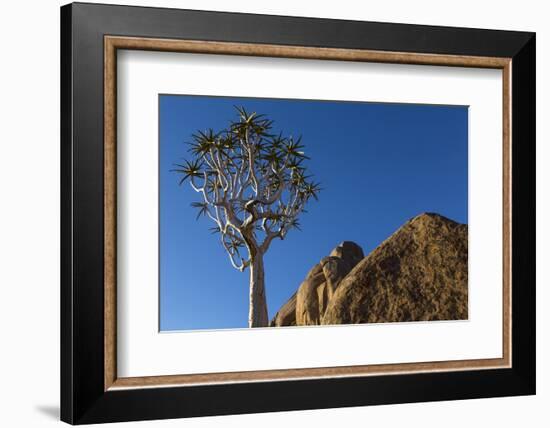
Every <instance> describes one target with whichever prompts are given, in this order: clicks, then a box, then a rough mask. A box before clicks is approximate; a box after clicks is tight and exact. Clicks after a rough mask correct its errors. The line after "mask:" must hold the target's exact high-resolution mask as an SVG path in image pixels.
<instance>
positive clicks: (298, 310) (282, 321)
mask: <svg viewBox="0 0 550 428" xmlns="http://www.w3.org/2000/svg"><path fill="white" fill-rule="evenodd" d="M363 257H364V255H363V250H362V249H361V247H359V245H357V244H355V243H354V242H349V241H344V242H342V243H341V244H340V245H338V246H337V247H336V248H335V249H334V250H332V252H331V253H330V256H328V257H325V258H323V259H322V260H321V261H320V262H319V263H318V264H316V265H315V266H313V268H312V269H311V270H310V271H309V273H308V274H307V276H306V279H305V280H304V282H302V284H301V285H300V287H299V288H298V291H297V292H296V293H295V294H294V295H293V296H292V297H291V298H290V299H289V300H288V302H287V303H285V304H284V305H283V307H281V309H280V310H279V312H277V314H276V315H275V317H274V318H273V320H272V321H271V325H272V326H276V327H280V326H288V325H319V324H320V323H321V317H322V315H323V314H324V312H325V310H326V308H327V305H328V302H329V300H330V299H331V297H332V296H333V294H334V292H335V291H336V289H337V288H338V285H339V284H340V282H341V281H342V279H343V278H344V277H345V276H346V275H347V274H348V273H349V272H350V271H351V270H352V269H353V267H354V266H355V265H356V264H357V263H358V262H359V261H360V260H362V259H363Z"/></svg>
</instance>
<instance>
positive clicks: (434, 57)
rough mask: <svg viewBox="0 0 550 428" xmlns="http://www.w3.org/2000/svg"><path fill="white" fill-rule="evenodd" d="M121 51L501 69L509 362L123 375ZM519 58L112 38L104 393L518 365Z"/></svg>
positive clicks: (108, 56) (107, 71) (107, 82)
mask: <svg viewBox="0 0 550 428" xmlns="http://www.w3.org/2000/svg"><path fill="white" fill-rule="evenodd" d="M117 49H132V50H150V51H169V52H182V53H202V54H214V55H216V54H217V55H245V56H261V57H279V58H301V59H323V60H335V61H358V62H382V63H395V64H418V65H442V66H456V67H476V68H495V69H501V70H502V81H503V88H502V91H503V116H502V117H503V122H502V125H503V135H502V138H503V159H502V161H503V219H502V220H503V325H502V334H503V342H502V343H503V349H502V355H503V356H502V358H495V359H476V360H459V361H435V362H423V363H402V364H380V365H360V366H343V367H324V368H305V369H283V370H262V371H246V372H228V373H204V374H188V375H171V376H147V377H127V378H119V377H117V374H116V373H117V367H116V331H117V330H116V329H117V325H116V236H117V234H116V223H117V222H116V188H117V186H116V176H117V171H116V123H117V122H116V81H117V77H116V61H117V58H116V52H117ZM511 65H512V60H511V58H497V57H478V56H461V55H439V54H419V53H408V52H383V51H370V50H361V49H336V48H320V47H302V46H283V45H267V44H250V43H232V42H212V41H196V40H170V39H155V38H139V37H119V36H105V37H104V323H105V327H104V329H105V335H104V389H105V391H107V390H112V389H127V388H144V387H148V388H150V387H166V386H192V385H199V384H219V383H238V382H239V383H240V382H259V381H271V380H297V379H310V378H337V377H357V376H369V375H383V374H385V375H394V374H404V373H422V372H441V371H457V370H481V369H496V368H509V367H511V361H512V354H511V352H512V351H511V346H512V344H511V340H512V311H511V291H512V290H511V276H512V265H511V263H512V261H511V251H512V247H511V244H512V242H511V239H512V234H511V227H512V224H511V221H512V217H511V210H512V204H511V190H512V189H511V185H512V165H511V126H512V125H511V123H512V121H511V115H512V110H511V96H512V95H511V84H512V83H511V82H512V67H511Z"/></svg>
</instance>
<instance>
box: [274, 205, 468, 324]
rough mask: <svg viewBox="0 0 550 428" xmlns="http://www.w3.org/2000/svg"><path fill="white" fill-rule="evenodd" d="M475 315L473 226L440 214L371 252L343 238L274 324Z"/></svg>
mask: <svg viewBox="0 0 550 428" xmlns="http://www.w3.org/2000/svg"><path fill="white" fill-rule="evenodd" d="M467 318H468V226H467V225H464V224H459V223H456V222H454V221H452V220H450V219H447V218H445V217H443V216H440V215H438V214H430V213H428V214H421V215H419V216H417V217H414V218H413V219H411V220H409V221H408V222H407V223H405V224H404V225H403V226H402V227H401V228H400V229H398V230H397V231H396V232H395V233H394V234H393V235H391V236H390V237H389V238H388V239H386V240H385V241H384V242H383V243H382V244H380V245H379V246H378V247H377V248H376V249H375V250H374V251H372V252H371V253H370V254H369V255H368V256H367V257H363V251H362V249H361V248H360V247H359V246H358V245H357V244H355V243H353V242H343V243H342V244H340V245H339V246H338V247H336V248H335V249H334V250H333V251H332V253H331V254H330V255H329V256H328V257H325V258H323V259H322V260H321V261H320V263H318V264H317V265H315V266H314V267H313V268H312V269H311V270H310V272H309V273H308V275H307V277H306V279H305V280H304V282H303V283H302V284H301V285H300V287H299V288H298V290H297V292H296V293H295V294H294V295H293V296H292V298H291V299H290V300H289V301H288V302H287V303H286V304H285V305H284V306H283V307H282V308H281V309H280V310H279V312H278V313H277V315H276V316H275V318H274V319H273V321H272V325H273V326H288V325H319V324H356V323H377V322H405V321H431V320H457V319H467Z"/></svg>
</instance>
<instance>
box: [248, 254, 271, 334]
mask: <svg viewBox="0 0 550 428" xmlns="http://www.w3.org/2000/svg"><path fill="white" fill-rule="evenodd" d="M249 298H250V302H249V311H248V326H249V327H268V325H269V321H268V316H267V301H266V297H265V283H264V260H263V255H262V254H256V256H255V257H254V258H253V259H252V261H251V263H250V295H249Z"/></svg>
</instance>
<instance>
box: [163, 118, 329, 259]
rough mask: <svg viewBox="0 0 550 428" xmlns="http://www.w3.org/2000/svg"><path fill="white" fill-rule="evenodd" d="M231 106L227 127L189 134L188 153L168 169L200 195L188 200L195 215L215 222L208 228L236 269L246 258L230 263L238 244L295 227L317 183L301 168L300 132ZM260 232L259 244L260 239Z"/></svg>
mask: <svg viewBox="0 0 550 428" xmlns="http://www.w3.org/2000/svg"><path fill="white" fill-rule="evenodd" d="M236 110H237V118H236V120H235V121H233V122H231V123H230V124H229V126H228V127H227V129H225V130H221V131H220V132H216V131H214V130H212V129H208V130H206V131H198V132H197V133H195V134H193V136H192V142H191V143H190V144H189V152H190V154H191V156H192V159H191V160H187V161H185V162H184V163H182V164H176V165H175V166H176V169H174V170H173V171H175V172H177V173H178V174H181V179H180V184H181V183H183V182H184V181H185V180H187V179H188V178H189V179H190V181H191V185H192V187H193V189H194V190H195V191H197V192H199V193H200V194H201V195H202V196H203V201H202V202H194V203H193V204H192V206H193V207H194V208H196V209H197V210H198V214H197V218H199V217H201V216H207V217H209V218H211V219H212V220H213V221H214V222H215V226H214V227H213V228H212V231H213V233H219V234H220V238H221V241H222V244H223V245H224V247H225V249H226V251H227V252H228V253H229V255H230V257H231V261H232V263H233V265H234V266H235V267H237V268H238V269H241V270H242V269H243V268H244V267H245V266H246V263H245V262H244V260H243V262H242V263H241V264H239V263H236V262H235V260H234V258H233V256H236V255H239V250H240V249H242V248H243V246H245V247H249V246H250V245H254V242H257V243H258V245H259V248H267V247H269V242H271V240H272V239H273V238H274V237H279V238H281V239H282V238H284V236H285V234H286V233H287V232H288V231H289V230H291V229H298V230H299V229H300V223H299V221H298V216H299V215H300V214H301V213H303V212H305V205H306V203H307V202H308V201H309V200H310V199H311V198H313V199H317V198H318V194H319V192H320V190H321V188H320V185H319V184H318V183H316V182H314V181H312V180H311V176H309V175H307V174H306V171H307V167H306V165H305V163H306V161H307V160H308V159H309V157H308V156H307V155H306V154H305V147H304V145H303V144H302V141H301V137H299V138H297V139H295V138H293V137H292V136H288V137H287V136H284V135H283V134H282V132H281V133H278V134H271V130H272V127H273V122H272V121H271V120H269V119H267V118H266V117H265V116H264V115H262V114H258V113H256V112H251V113H250V112H248V111H246V110H245V108H244V107H236ZM245 235H246V239H244V238H245ZM262 235H263V237H264V240H263V243H266V245H265V246H264V245H263V244H261V245H260V242H262ZM245 242H246V244H245ZM249 249H250V248H249ZM239 257H240V255H239ZM238 266H240V267H238Z"/></svg>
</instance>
